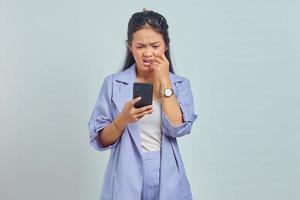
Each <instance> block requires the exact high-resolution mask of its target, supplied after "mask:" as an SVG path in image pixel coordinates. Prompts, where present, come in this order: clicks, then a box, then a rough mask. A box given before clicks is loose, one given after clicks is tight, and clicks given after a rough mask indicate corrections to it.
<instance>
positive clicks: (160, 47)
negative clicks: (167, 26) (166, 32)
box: [128, 24, 167, 72]
mask: <svg viewBox="0 0 300 200" xmlns="http://www.w3.org/2000/svg"><path fill="white" fill-rule="evenodd" d="M128 47H129V50H130V51H131V52H132V54H133V57H134V59H135V62H136V66H137V69H138V70H139V71H140V72H149V71H151V70H152V69H151V68H150V67H151V63H152V61H153V59H154V54H155V55H159V54H163V53H165V51H166V50H167V47H166V45H165V42H164V40H163V36H162V35H161V34H160V33H158V32H156V31H154V30H153V29H152V28H151V26H150V25H148V24H146V25H145V26H144V28H142V29H140V30H138V31H136V32H134V33H133V39H132V43H131V45H129V46H128Z"/></svg>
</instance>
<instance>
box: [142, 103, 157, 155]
mask: <svg viewBox="0 0 300 200" xmlns="http://www.w3.org/2000/svg"><path fill="white" fill-rule="evenodd" d="M152 105H153V109H154V111H153V112H152V113H151V114H148V115H145V116H144V117H142V118H141V119H140V120H139V121H138V125H139V127H140V133H141V145H142V151H143V152H148V151H160V146H161V136H162V135H161V99H157V100H154V101H153V102H152Z"/></svg>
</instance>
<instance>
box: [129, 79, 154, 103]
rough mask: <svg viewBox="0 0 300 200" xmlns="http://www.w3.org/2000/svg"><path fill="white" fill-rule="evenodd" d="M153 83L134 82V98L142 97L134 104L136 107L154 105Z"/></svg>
mask: <svg viewBox="0 0 300 200" xmlns="http://www.w3.org/2000/svg"><path fill="white" fill-rule="evenodd" d="M152 94H153V85H152V84H151V83H139V82H135V83H133V98H134V99H135V98H137V97H142V99H141V100H140V101H138V102H136V103H135V104H134V107H135V108H141V107H144V106H147V105H152Z"/></svg>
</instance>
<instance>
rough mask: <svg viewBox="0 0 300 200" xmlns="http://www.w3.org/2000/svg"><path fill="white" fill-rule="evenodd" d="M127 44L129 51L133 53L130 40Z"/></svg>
mask: <svg viewBox="0 0 300 200" xmlns="http://www.w3.org/2000/svg"><path fill="white" fill-rule="evenodd" d="M125 43H126V46H127V48H128V49H129V51H131V52H132V47H131V45H130V44H129V43H128V40H126V42H125Z"/></svg>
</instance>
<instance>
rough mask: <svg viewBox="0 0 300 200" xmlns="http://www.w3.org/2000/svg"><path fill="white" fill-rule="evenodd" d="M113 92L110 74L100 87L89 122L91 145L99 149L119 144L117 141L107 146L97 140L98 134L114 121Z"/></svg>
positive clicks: (102, 149)
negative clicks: (112, 108)
mask: <svg viewBox="0 0 300 200" xmlns="http://www.w3.org/2000/svg"><path fill="white" fill-rule="evenodd" d="M111 92H112V76H108V77H106V78H105V79H104V82H103V84H102V87H101V89H100V92H99V95H98V98H97V102H96V105H95V107H94V110H93V113H92V116H91V118H90V121H89V123H88V127H89V133H90V135H89V136H90V141H89V143H90V145H91V146H92V147H93V148H94V149H96V150H99V151H104V150H107V149H110V148H113V147H114V145H116V144H117V141H116V142H115V143H114V144H112V145H110V146H107V147H103V146H102V145H101V143H100V142H98V140H97V138H96V137H97V136H98V134H101V131H102V130H103V129H104V128H105V127H106V126H107V125H108V124H110V123H111V122H112V121H113V116H112V110H111Z"/></svg>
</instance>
